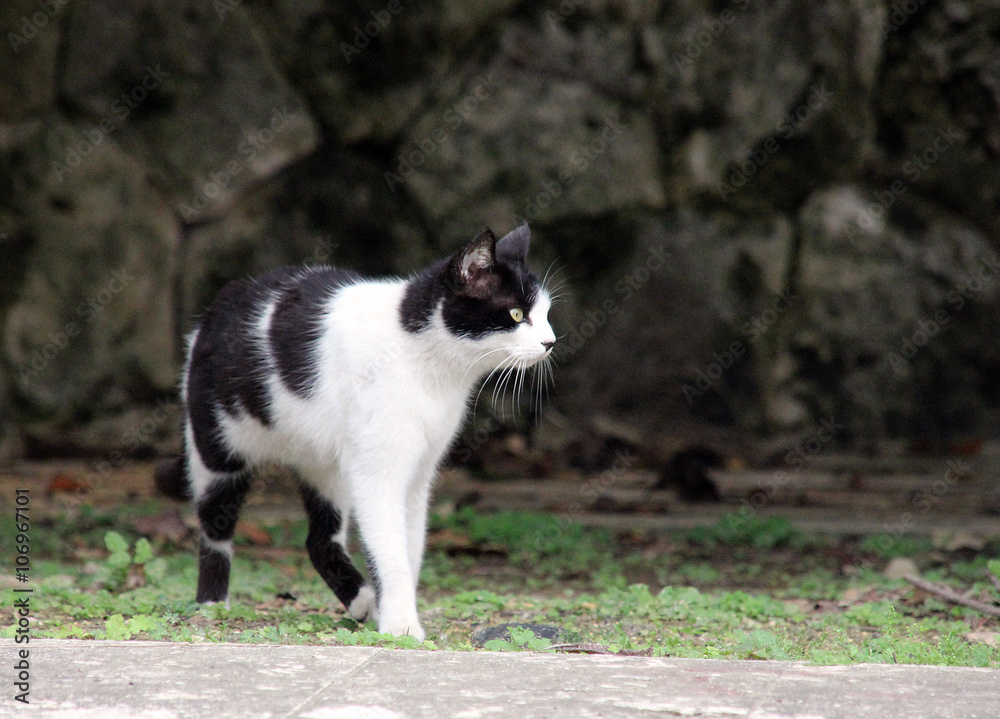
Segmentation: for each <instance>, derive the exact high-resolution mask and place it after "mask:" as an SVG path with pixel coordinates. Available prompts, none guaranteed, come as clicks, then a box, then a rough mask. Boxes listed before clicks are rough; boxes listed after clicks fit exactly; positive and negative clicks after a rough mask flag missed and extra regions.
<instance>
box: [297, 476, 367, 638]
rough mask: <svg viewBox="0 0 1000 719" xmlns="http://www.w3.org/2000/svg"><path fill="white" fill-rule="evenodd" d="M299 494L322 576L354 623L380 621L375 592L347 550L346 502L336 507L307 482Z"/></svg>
mask: <svg viewBox="0 0 1000 719" xmlns="http://www.w3.org/2000/svg"><path fill="white" fill-rule="evenodd" d="M299 491H300V493H301V494H302V501H303V503H304V504H305V508H306V515H307V516H308V517H309V535H308V537H307V538H306V549H307V550H308V551H309V559H310V560H312V563H313V566H314V567H316V571H317V572H318V573H319V576H320V577H322V578H323V581H324V582H326V584H327V586H329V587H330V589H332V590H333V593H334V594H336V595H337V599H339V600H340V601H341V602H343V604H344V606H345V607H347V613H348V614H349V615H350V616H351V617H352V618H353V619H355V620H357V621H359V622H364V621H366V620H368V619H371V620H377V619H378V608H377V606H376V598H375V592H374V591H372V588H371V587H370V586H368V585H367V584H365V579H364V577H363V576H362V575H361V572H359V571H358V570H357V568H355V566H354V563H353V562H352V561H351V557H350V556H349V555H348V554H347V550H346V549H345V547H346V546H347V519H348V516H349V511H348V508H347V506H346V505H345V504H344V503H343V502H339V503H335V502H334V501H333V500H332V499H330V498H329V497H328V496H326V495H325V494H322V493H320V492H319V491H317V490H316V489H314V488H313V487H312V486H310V485H308V484H306V483H305V482H302V483H300V484H299ZM338 505H339V508H338Z"/></svg>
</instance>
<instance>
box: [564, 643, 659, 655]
mask: <svg viewBox="0 0 1000 719" xmlns="http://www.w3.org/2000/svg"><path fill="white" fill-rule="evenodd" d="M548 649H549V650H551V651H556V652H567V653H568V654H611V655H618V656H624V657H648V656H651V655H652V653H653V650H652V649H620V650H619V651H617V652H613V651H611V650H610V649H608V648H607V647H606V646H604V645H603V644H553V645H551V646H549V647H548Z"/></svg>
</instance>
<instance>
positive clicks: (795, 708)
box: [0, 639, 1000, 719]
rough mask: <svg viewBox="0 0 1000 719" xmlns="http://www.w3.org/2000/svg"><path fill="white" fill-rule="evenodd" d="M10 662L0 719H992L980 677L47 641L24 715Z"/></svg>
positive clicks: (942, 670)
mask: <svg viewBox="0 0 1000 719" xmlns="http://www.w3.org/2000/svg"><path fill="white" fill-rule="evenodd" d="M16 648H19V647H15V645H14V643H13V641H12V640H0V666H2V667H3V669H2V672H0V673H2V675H3V682H2V684H3V686H5V687H6V689H5V694H6V696H3V697H2V699H0V717H7V716H37V717H43V718H44V719H99V718H100V719H124V718H125V717H128V718H130V719H182V718H187V717H211V718H212V719H217V718H218V717H226V718H227V719H228V718H241V717H265V718H271V717H274V718H278V717H289V718H290V717H301V718H302V719H351V718H358V719H393V718H409V717H459V718H464V719H472V718H474V717H475V718H478V717H488V718H493V717H498V718H503V717H517V719H526V718H528V717H552V716H567V717H574V718H575V717H597V716H600V717H625V716H636V715H643V716H657V715H659V716H691V717H704V718H715V717H719V718H725V719H733V718H734V717H747V718H748V719H847V718H848V717H850V718H851V719H856V718H858V717H864V719H897V718H898V717H907V719H922V718H924V717H926V718H927V719H931V718H932V717H933V718H934V719H950V718H954V719H995V718H996V717H997V716H1000V671H997V670H990V669H966V668H947V667H916V666H896V665H859V666H850V667H814V666H808V665H804V664H799V663H794V662H747V661H717V660H704V659H660V658H646V657H615V656H581V655H553V654H534V653H519V654H498V653H492V652H428V651H402V650H383V649H370V648H360V647H301V646H277V647H276V646H261V645H253V646H251V645H234V644H174V643H166V642H86V641H77V640H65V641H59V640H44V639H36V640H32V642H31V644H30V648H31V680H30V681H31V693H30V695H29V698H30V701H31V703H30V705H29V706H24V705H23V704H21V703H19V702H15V701H14V700H13V693H14V691H13V689H12V686H11V681H10V677H11V676H12V673H13V669H12V666H13V664H14V656H15V651H16Z"/></svg>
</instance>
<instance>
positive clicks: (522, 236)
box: [497, 223, 531, 265]
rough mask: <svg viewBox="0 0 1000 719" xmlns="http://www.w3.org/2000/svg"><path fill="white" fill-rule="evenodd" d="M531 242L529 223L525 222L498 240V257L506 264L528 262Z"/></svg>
mask: <svg viewBox="0 0 1000 719" xmlns="http://www.w3.org/2000/svg"><path fill="white" fill-rule="evenodd" d="M530 244H531V230H529V229H528V223H525V224H523V225H521V226H520V227H518V228H517V229H516V230H511V231H510V232H508V233H507V234H506V235H504V236H503V239H501V240H500V241H499V242H497V259H498V260H500V261H501V262H503V263H505V264H522V265H524V264H527V262H528V245H530Z"/></svg>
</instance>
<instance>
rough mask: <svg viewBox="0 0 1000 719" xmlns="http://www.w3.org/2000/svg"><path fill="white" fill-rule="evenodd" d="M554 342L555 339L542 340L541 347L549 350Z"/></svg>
mask: <svg viewBox="0 0 1000 719" xmlns="http://www.w3.org/2000/svg"><path fill="white" fill-rule="evenodd" d="M555 344H556V341H555V340H552V341H551V342H542V347H544V348H545V349H546V350H550V349H552V348H553V347H554V346H555Z"/></svg>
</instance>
